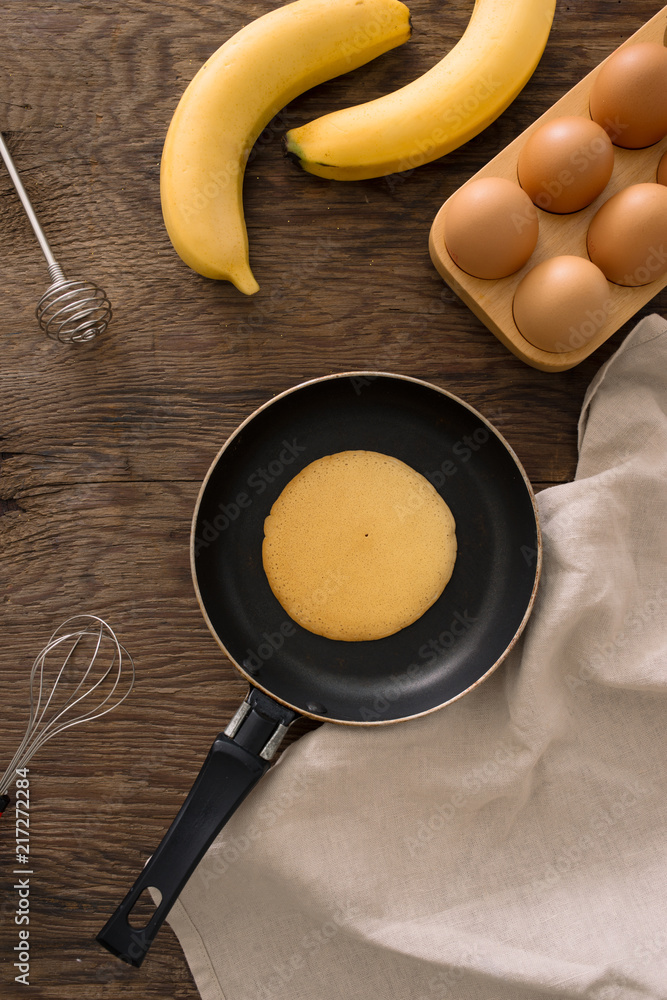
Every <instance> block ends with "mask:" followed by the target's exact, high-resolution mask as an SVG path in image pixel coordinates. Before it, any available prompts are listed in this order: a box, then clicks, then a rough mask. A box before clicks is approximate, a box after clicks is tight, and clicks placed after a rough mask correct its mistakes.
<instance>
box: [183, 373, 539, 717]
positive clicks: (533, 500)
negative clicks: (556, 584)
mask: <svg viewBox="0 0 667 1000" xmlns="http://www.w3.org/2000/svg"><path fill="white" fill-rule="evenodd" d="M339 378H347V379H349V378H366V379H371V378H391V379H396V380H397V381H404V382H413V383H415V384H417V385H420V386H423V387H424V388H427V389H432V390H435V391H436V392H439V393H440V394H441V395H443V396H447V397H448V398H449V399H451V400H453V401H454V402H455V403H457V404H459V405H460V406H463V407H464V408H465V409H467V410H469V411H470V412H471V413H472V414H473V415H474V416H475V417H476V418H477V419H479V420H481V421H482V422H483V423H484V424H485V425H486V426H487V428H488V429H489V431H490V432H491V433H492V434H494V435H495V436H496V437H497V438H498V439H499V440H500V441H501V443H502V444H503V446H504V447H505V449H506V450H507V452H508V453H509V455H510V456H511V458H512V460H513V462H514V464H515V465H516V467H517V470H518V471H519V473H520V474H521V477H522V479H523V482H524V485H525V487H526V491H527V493H528V496H529V498H530V502H531V506H532V509H533V516H534V518H535V528H536V549H537V554H536V565H535V577H534V580H533V586H532V588H531V593H530V599H529V601H528V604H527V606H526V610H525V612H524V615H523V617H522V619H521V621H520V623H519V625H518V627H517V629H516V631H515V632H514V635H513V636H512V638H511V639H510V641H509V643H508V644H507V646H506V647H505V650H504V651H503V653H502V654H501V655H500V656H499V657H498V659H497V660H496V661H495V662H494V663H493V664H491V666H490V667H489V668H488V669H487V670H486V671H485V673H484V674H482V675H481V676H480V677H478V678H477V679H476V680H475V681H473V683H472V684H470V685H469V686H468V687H467V688H465V689H464V690H463V691H459V692H458V694H455V695H453V696H452V697H451V698H448V699H447V701H444V702H442V703H440V704H438V705H434V706H432V707H430V708H427V709H424V710H423V711H420V712H416V713H414V714H413V715H407V716H403V717H401V718H393V719H376V720H375V719H374V720H356V719H336V718H332V717H331V716H326V715H318V714H317V713H315V712H310V711H307V710H306V709H304V708H301V707H299V706H296V705H293V704H291V703H290V702H288V701H286V700H285V699H283V698H280V697H278V696H277V695H276V694H274V693H273V692H272V691H270V690H269V689H268V688H267V687H264V686H263V685H262V684H261V683H260V682H259V681H258V680H257V678H255V677H252V676H251V675H250V674H249V673H248V672H247V671H246V670H244V669H243V667H242V665H241V664H240V663H239V662H238V661H237V660H236V659H235V658H234V656H233V655H232V654H231V652H230V651H229V649H227V647H226V646H225V644H224V642H223V641H222V639H221V638H220V636H219V635H218V633H217V631H216V629H215V627H214V626H213V623H212V622H211V619H210V617H209V615H208V612H207V611H206V607H205V604H204V601H203V598H202V595H201V591H200V588H199V582H198V579H197V571H196V567H195V529H196V524H197V518H198V515H199V508H200V505H201V502H202V498H203V496H204V493H205V491H206V487H207V485H208V482H209V480H210V478H211V476H212V475H213V472H214V470H215V469H216V467H217V465H218V462H219V460H220V458H221V457H222V455H223V454H224V452H225V451H226V450H227V449H228V448H229V447H230V446H231V445H232V443H233V442H234V440H235V439H236V438H237V437H238V435H239V434H240V433H241V432H242V431H243V429H244V428H245V427H246V426H247V425H248V424H249V423H250V422H251V421H252V420H253V419H254V418H255V417H256V416H258V414H260V413H262V412H264V410H266V409H268V408H269V407H270V406H273V404H274V403H277V402H278V401H279V400H281V399H284V398H285V397H286V396H290V395H291V394H293V393H295V392H297V391H300V390H302V389H305V388H306V387H308V386H311V385H316V384H317V383H319V382H331V381H333V380H334V379H339ZM190 571H191V574H192V581H193V586H194V591H195V596H196V599H197V602H198V604H199V609H200V611H201V613H202V616H203V618H204V621H205V623H206V626H207V628H208V630H209V632H210V633H211V635H212V636H213V638H214V639H215V641H216V642H217V644H218V645H219V646H220V648H221V649H222V651H223V653H224V654H225V656H226V657H227V659H228V660H229V662H230V663H231V664H232V666H233V667H234V668H235V669H236V670H237V671H238V673H240V674H241V676H242V677H243V678H244V679H245V680H246V681H247V682H248V683H249V684H250V685H251V686H252V687H255V688H257V689H258V690H260V691H262V692H263V693H264V694H266V695H267V696H268V697H269V698H272V699H273V700H274V701H276V702H278V703H279V704H281V705H284V706H285V707H286V708H289V709H291V710H292V711H294V712H296V713H297V714H298V715H299V716H303V717H304V718H308V719H312V720H313V721H315V722H331V723H333V724H334V725H339V726H366V727H368V726H390V725H394V724H395V723H397V722H407V721H409V720H410V719H419V718H423V717H424V716H426V715H431V714H432V713H433V712H438V711H440V709H442V708H445V706H446V705H450V704H452V703H453V702H455V701H458V700H459V699H460V698H463V697H464V696H465V695H466V694H469V693H470V692H471V691H473V690H474V689H475V688H476V687H478V686H479V685H480V684H482V683H483V682H484V681H485V680H487V678H488V677H489V676H490V675H491V674H492V673H494V672H495V671H496V670H497V669H498V667H499V666H500V664H501V663H502V662H503V661H504V660H505V659H506V657H507V656H508V655H509V653H510V652H511V651H512V649H513V648H514V646H515V645H516V643H517V642H518V640H519V637H520V636H521V633H522V632H523V630H524V629H525V627H526V624H527V622H528V619H529V617H530V615H531V612H532V610H533V606H534V603H535V598H536V594H537V589H538V585H539V581H540V576H541V573H542V530H541V526H540V520H539V512H538V509H537V500H536V497H535V492H534V490H533V487H532V485H531V482H530V480H529V478H528V476H527V474H526V471H525V469H524V467H523V465H522V464H521V461H520V459H519V457H518V456H517V454H516V452H515V451H514V449H513V448H512V446H511V445H510V443H509V442H508V441H507V439H506V438H505V436H504V435H503V434H502V433H501V432H500V431H499V430H498V428H497V427H495V426H494V425H493V424H492V423H491V421H490V420H488V419H487V418H486V417H485V416H484V414H483V413H480V412H479V410H477V409H476V408H475V407H474V406H472V405H471V404H470V403H467V402H466V401H465V400H464V399H461V397H460V396H457V395H456V394H455V393H453V392H450V391H449V390H448V389H443V388H442V387H441V386H438V385H436V384H435V383H433V382H429V381H427V380H426V379H421V378H417V377H416V376H413V375H399V374H397V373H396V372H387V371H379V370H373V369H371V370H369V369H360V370H353V371H345V372H334V373H332V374H329V375H320V376H317V377H316V378H311V379H307V380H305V381H304V382H299V383H298V384H297V385H294V386H291V387H289V388H288V389H284V390H283V391H282V392H279V393H276V395H275V396H272V397H271V399H268V400H266V401H265V402H264V403H262V404H261V405H260V406H258V407H256V408H255V409H254V410H253V411H252V412H251V413H250V414H249V415H248V416H247V417H246V418H245V419H244V420H243V421H242V422H241V423H240V424H239V425H238V426H237V427H236V428H235V430H233V431H232V433H231V434H230V435H229V437H228V438H227V439H226V441H225V442H224V443H223V445H222V446H221V448H220V449H219V450H218V452H217V454H216V455H215V457H214V459H213V461H212V462H211V464H210V465H209V468H208V471H207V472H206V475H205V477H204V479H203V480H202V483H201V486H200V488H199V492H198V494H197V500H196V502H195V506H194V511H193V514H192V520H191V527H190Z"/></svg>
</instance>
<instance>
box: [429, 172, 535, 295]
mask: <svg viewBox="0 0 667 1000" xmlns="http://www.w3.org/2000/svg"><path fill="white" fill-rule="evenodd" d="M538 235H539V223H538V221H537V212H536V211H535V206H534V205H533V203H532V202H531V200H530V198H529V197H528V195H527V194H526V192H525V191H522V190H521V188H520V187H519V185H518V184H515V183H514V182H513V181H508V180H506V179H505V178H504V177H479V178H478V179H477V180H473V181H470V183H469V184H464V185H463V187H461V188H459V190H458V191H456V192H455V193H454V194H453V195H452V196H451V198H450V199H449V201H448V202H447V203H446V209H445V220H444V236H445V246H446V247H447V252H448V253H449V256H450V257H451V258H452V260H453V261H454V263H455V264H456V265H457V266H458V267H460V268H461V269H462V270H463V271H466V272H467V273H468V274H472V275H474V276H475V277H476V278H505V277H507V275H508V274H513V273H514V272H515V271H518V270H519V268H521V267H523V265H524V264H525V263H526V261H527V260H528V258H529V257H530V255H531V253H532V252H533V250H534V249H535V246H536V244H537V237H538Z"/></svg>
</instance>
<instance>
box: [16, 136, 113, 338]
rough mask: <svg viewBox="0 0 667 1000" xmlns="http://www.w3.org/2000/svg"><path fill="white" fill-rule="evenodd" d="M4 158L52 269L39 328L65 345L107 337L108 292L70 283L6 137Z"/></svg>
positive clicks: (80, 282) (38, 312)
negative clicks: (28, 192)
mask: <svg viewBox="0 0 667 1000" xmlns="http://www.w3.org/2000/svg"><path fill="white" fill-rule="evenodd" d="M0 155H1V156H2V159H3V160H4V163H5V166H6V167H7V170H8V172H9V176H10V177H11V179H12V181H13V183H14V187H15V188H16V191H17V193H18V196H19V198H20V199H21V203H22V205H23V208H24V209H25V213H26V215H27V216H28V220H29V222H30V225H31V226H32V228H33V231H34V233H35V236H36V237H37V241H38V243H39V245H40V247H41V249H42V253H43V254H44V256H45V258H46V263H47V265H48V268H49V275H50V277H51V282H52V283H51V285H49V287H48V288H47V290H46V291H45V292H44V294H43V295H42V297H41V299H40V300H39V303H38V305H37V310H36V315H37V319H38V321H39V325H40V326H41V328H42V330H43V331H44V333H46V334H47V336H49V337H51V339H52V340H59V341H60V342H61V343H65V344H81V343H85V342H86V341H89V340H93V338H94V337H97V336H99V335H100V334H102V333H104V331H105V330H106V328H107V326H108V325H109V321H110V320H111V315H112V313H111V303H110V302H109V299H108V298H107V295H106V292H105V291H104V289H102V288H100V287H99V285H96V284H95V283H94V282H93V281H83V280H68V279H67V278H66V277H65V275H64V274H63V270H62V268H61V266H60V264H58V262H57V261H56V259H55V257H54V256H53V253H52V251H51V247H50V246H49V243H48V240H47V239H46V236H45V235H44V232H43V230H42V227H41V226H40V224H39V221H38V219H37V216H36V215H35V211H34V209H33V207H32V204H31V202H30V199H29V198H28V195H27V193H26V190H25V188H24V187H23V184H22V182H21V178H20V177H19V174H18V171H17V169H16V167H15V165H14V161H13V160H12V158H11V155H10V153H9V150H8V149H7V146H6V144H5V141H4V139H3V138H2V135H0Z"/></svg>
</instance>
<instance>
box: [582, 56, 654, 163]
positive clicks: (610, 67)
mask: <svg viewBox="0 0 667 1000" xmlns="http://www.w3.org/2000/svg"><path fill="white" fill-rule="evenodd" d="M590 111H591V118H592V119H593V121H595V122H598V124H599V125H602V127H603V128H604V130H605V131H606V132H607V134H608V135H609V136H610V138H611V141H612V142H613V143H614V145H615V146H623V147H624V148H626V149H640V148H641V147H643V146H652V145H653V143H654V142H659V141H660V139H662V137H663V136H665V135H667V48H665V46H664V45H661V44H660V43H659V42H638V43H636V44H634V45H626V46H623V47H622V48H620V49H619V50H618V51H617V52H614V54H613V55H611V56H610V57H609V58H608V59H607V60H606V61H605V62H604V63H603V65H602V67H601V69H600V71H599V73H598V74H597V76H596V77H595V80H594V81H593V86H592V87H591V94H590Z"/></svg>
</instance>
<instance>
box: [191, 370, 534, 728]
mask: <svg viewBox="0 0 667 1000" xmlns="http://www.w3.org/2000/svg"><path fill="white" fill-rule="evenodd" d="M349 449H366V450H371V451H378V452H382V453H384V454H388V455H392V456H394V457H395V458H398V459H401V460H402V461H403V462H406V463H407V464H408V465H410V466H412V467H413V468H414V469H416V470H417V471H418V472H420V473H421V474H422V475H424V476H425V477H426V478H427V479H429V480H430V482H431V483H433V485H434V486H435V487H436V488H437V489H438V491H439V492H440V493H441V495H442V496H443V498H444V500H445V501H446V503H447V504H448V505H449V507H450V509H451V511H452V513H453V515H454V518H455V521H456V533H457V540H458V555H457V559H456V565H455V568H454V572H453V575H452V578H451V580H450V582H449V583H448V585H447V587H446V588H445V590H444V592H443V594H442V595H441V597H440V598H439V600H438V601H437V602H436V603H435V604H434V605H433V606H432V607H431V608H430V609H429V610H428V611H427V612H426V613H425V614H424V615H423V616H422V617H421V618H420V619H419V620H418V621H416V622H414V623H413V624H412V625H410V626H409V627H407V628H405V629H402V630H401V631H400V632H398V633H396V634H394V635H392V636H388V637H386V638H384V639H379V640H375V641H366V642H343V641H336V640H332V639H327V638H324V637H322V636H318V635H314V634H313V633H311V632H309V631H307V630H306V629H303V628H301V627H300V626H299V625H297V624H296V623H295V622H293V621H292V620H291V619H290V618H289V617H288V615H287V614H286V612H285V611H284V610H283V608H282V607H281V605H280V604H279V603H278V601H277V600H276V598H275V597H274V596H273V593H272V591H271V589H270V587H269V584H268V582H267V579H266V576H265V574H264V570H263V567H262V539H263V525H264V519H265V517H266V516H267V515H268V514H269V511H270V509H271V505H272V503H273V502H274V500H275V499H276V498H277V497H278V495H279V493H280V492H281V490H282V489H283V487H284V486H285V485H286V483H287V482H289V480H290V479H292V478H293V477H294V476H295V475H296V474H297V473H298V472H299V471H300V469H302V468H303V467H304V466H306V465H308V464H309V463H310V462H313V461H314V460H315V459H318V458H321V457H322V456H323V455H329V454H332V453H334V452H339V451H345V450H349ZM539 549H540V545H539V527H538V523H537V516H536V509H535V502H534V497H533V494H532V490H531V488H530V485H529V483H528V480H527V478H526V476H525V473H524V472H523V470H522V468H521V466H520V464H519V462H518V460H517V458H516V456H515V455H514V453H513V452H512V450H511V448H510V447H509V445H508V444H507V442H506V441H505V440H504V439H503V438H502V437H501V436H500V435H499V434H498V432H497V431H495V430H494V429H493V427H492V426H491V425H490V424H489V423H488V422H487V421H486V420H485V419H484V418H483V417H482V416H481V415H480V414H479V413H477V412H476V411H475V410H473V409H472V408H471V407H469V406H468V405H466V404H465V403H463V402H462V401H461V400H459V399H458V398H456V397H455V396H452V395H451V394H449V393H447V392H444V391H442V390H440V389H438V388H437V387H435V386H433V385H430V384H429V383H426V382H421V381H418V380H414V379H410V378H406V377H403V376H396V375H391V374H376V373H367V372H366V373H350V374H345V375H342V376H332V377H329V378H324V379H318V380H315V381H313V382H309V383H305V384H303V385H301V386H298V387H296V389H293V390H290V391H288V392H286V393H284V394H282V395H280V396H278V397H276V398H275V399H274V400H272V401H271V402H270V403H268V404H266V405H265V406H264V407H262V408H260V409H259V410H258V411H256V412H255V413H254V414H253V415H252V416H251V417H250V418H249V419H248V420H247V421H246V422H245V423H244V424H242V425H241V427H240V428H239V429H238V431H237V432H236V433H235V434H234V435H232V437H231V438H230V439H229V441H228V442H227V444H226V445H225V446H224V447H223V449H222V450H221V452H220V453H219V455H218V456H217V458H216V460H215V462H214V463H213V465H212V467H211V469H210V471H209V474H208V476H207V478H206V480H205V482H204V484H203V486H202V490H201V494H200V497H199V501H198V504H197V508H196V511H195V516H194V520H193V530H192V550H191V551H192V568H193V576H194V581H195V588H196V590H197V592H198V596H199V599H200V603H201V606H202V611H203V613H204V616H205V618H206V620H207V622H208V624H209V627H210V628H211V630H212V632H213V634H214V636H215V637H216V638H217V640H218V642H219V643H220V645H221V646H222V647H223V649H224V650H225V651H226V653H227V654H228V656H229V657H230V658H231V660H232V661H233V662H234V663H235V665H236V666H237V667H238V668H239V669H240V670H241V672H242V673H244V674H245V675H246V676H247V677H248V679H249V680H250V681H251V682H252V683H253V684H254V685H256V686H257V687H259V688H261V689H262V690H263V691H265V692H266V693H267V694H270V695H271V696H272V697H274V698H276V699H277V700H278V701H280V702H282V703H284V704H286V705H288V706H290V707H292V708H294V709H296V710H297V711H298V712H300V713H303V714H305V715H309V716H311V717H315V718H321V719H325V720H326V719H328V720H330V721H337V722H345V723H366V724H368V723H386V722H391V721H396V720H399V719H405V718H408V717H411V716H416V715H420V714H423V713H425V712H429V711H432V710H434V709H436V708H439V707H441V706H442V705H444V704H445V703H447V702H449V701H451V700H452V699H453V698H456V697H458V696H460V695H461V694H463V693H464V692H466V691H467V690H468V689H469V688H470V687H472V686H473V685H475V684H476V683H478V682H479V681H480V680H481V679H483V678H484V677H485V676H486V675H487V674H488V673H489V672H490V671H491V670H493V668H494V667H495V666H496V665H497V664H498V663H499V662H500V660H501V659H502V658H503V657H504V655H505V654H506V652H507V651H508V649H509V648H510V647H511V645H512V644H513V642H514V640H515V638H516V636H517V635H518V633H519V631H520V630H521V628H522V626H523V623H524V621H525V619H526V617H527V615H528V613H529V611H530V607H531V604H532V600H533V596H534V592H535V588H536V584H537V578H538V575H539ZM325 585H326V584H325ZM332 585H334V586H335V582H334V583H333V584H332Z"/></svg>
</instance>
